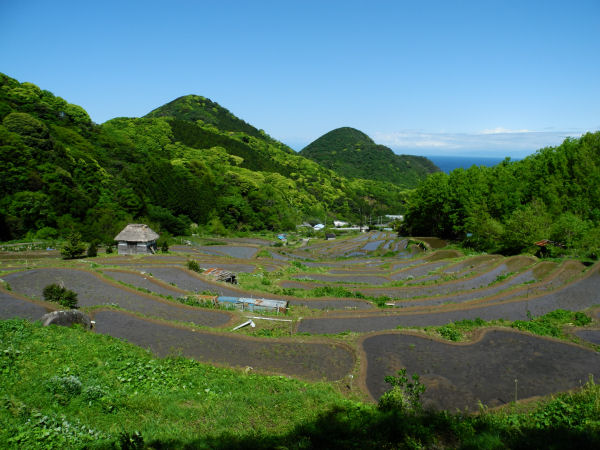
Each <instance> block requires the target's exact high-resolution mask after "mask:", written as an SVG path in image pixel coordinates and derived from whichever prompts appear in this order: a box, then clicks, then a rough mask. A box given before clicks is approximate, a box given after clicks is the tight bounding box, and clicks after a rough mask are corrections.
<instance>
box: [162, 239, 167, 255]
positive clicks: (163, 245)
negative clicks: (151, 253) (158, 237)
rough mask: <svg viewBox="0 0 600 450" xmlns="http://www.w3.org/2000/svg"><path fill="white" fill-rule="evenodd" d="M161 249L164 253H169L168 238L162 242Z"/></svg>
mask: <svg viewBox="0 0 600 450" xmlns="http://www.w3.org/2000/svg"><path fill="white" fill-rule="evenodd" d="M160 251H161V252H163V253H169V243H168V242H167V240H166V239H165V240H164V241H163V242H162V244H161V246H160Z"/></svg>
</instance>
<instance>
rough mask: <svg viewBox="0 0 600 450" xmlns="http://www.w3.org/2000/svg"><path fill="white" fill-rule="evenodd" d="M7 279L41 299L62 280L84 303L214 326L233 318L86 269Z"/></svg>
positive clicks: (43, 271) (20, 274) (32, 273)
mask: <svg viewBox="0 0 600 450" xmlns="http://www.w3.org/2000/svg"><path fill="white" fill-rule="evenodd" d="M4 279H5V280H6V281H7V282H8V283H9V284H10V286H11V287H12V289H13V291H15V292H16V293H18V294H21V295H25V296H29V297H32V298H36V299H42V290H43V289H44V287H45V286H47V285H49V284H52V283H62V284H63V285H64V286H65V287H66V288H68V289H70V290H72V291H75V292H76V293H77V294H78V300H79V304H80V305H81V306H87V307H90V306H98V305H114V306H118V307H120V308H123V309H126V310H128V311H134V312H137V313H141V314H144V315H147V316H151V317H157V318H161V319H168V320H176V321H183V322H192V323H194V324H196V325H204V326H212V327H218V326H223V325H225V324H227V323H229V322H230V321H231V320H232V316H231V315H230V314H228V313H226V312H223V311H210V310H200V309H195V308H192V307H189V306H185V305H180V304H176V303H173V302H169V301H166V300H162V299H160V298H158V297H153V296H151V295H148V294H144V293H142V292H139V293H138V292H136V291H134V290H131V289H127V288H125V287H121V286H118V285H115V284H112V283H110V282H109V281H108V280H104V279H102V278H100V277H99V276H97V275H96V274H94V273H90V272H87V271H84V270H72V269H54V268H47V269H34V270H27V271H23V272H16V273H13V274H9V275H6V276H5V277H4Z"/></svg>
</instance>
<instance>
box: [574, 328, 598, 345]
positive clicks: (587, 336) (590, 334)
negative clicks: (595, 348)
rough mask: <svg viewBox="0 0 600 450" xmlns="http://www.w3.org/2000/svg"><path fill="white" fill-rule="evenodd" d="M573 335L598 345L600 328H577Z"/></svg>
mask: <svg viewBox="0 0 600 450" xmlns="http://www.w3.org/2000/svg"><path fill="white" fill-rule="evenodd" d="M575 335H576V336H577V337H580V338H581V339H583V340H584V341H588V342H591V343H592V344H596V345H600V330H578V331H576V332H575Z"/></svg>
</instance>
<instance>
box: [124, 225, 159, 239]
mask: <svg viewBox="0 0 600 450" xmlns="http://www.w3.org/2000/svg"><path fill="white" fill-rule="evenodd" d="M156 239H158V234H156V233H155V232H154V231H152V228H150V227H149V226H148V225H145V224H143V223H130V224H129V225H127V226H126V227H125V228H123V231H121V232H120V233H119V234H117V236H116V237H115V241H127V242H149V241H155V240H156Z"/></svg>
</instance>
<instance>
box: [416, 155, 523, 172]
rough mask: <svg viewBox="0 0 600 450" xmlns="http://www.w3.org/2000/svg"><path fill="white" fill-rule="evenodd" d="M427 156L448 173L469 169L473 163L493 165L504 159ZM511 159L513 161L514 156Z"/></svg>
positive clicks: (476, 164)
mask: <svg viewBox="0 0 600 450" xmlns="http://www.w3.org/2000/svg"><path fill="white" fill-rule="evenodd" d="M427 158H429V159H430V160H432V161H433V163H434V164H435V165H436V166H438V167H439V168H440V169H441V170H442V172H446V173H450V172H452V171H453V170H454V169H458V168H462V169H468V168H469V167H471V166H473V165H475V166H486V167H491V166H495V165H496V164H498V163H500V162H501V161H503V160H504V158H490V157H487V158H483V157H477V156H427ZM511 161H513V159H512V158H511Z"/></svg>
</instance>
